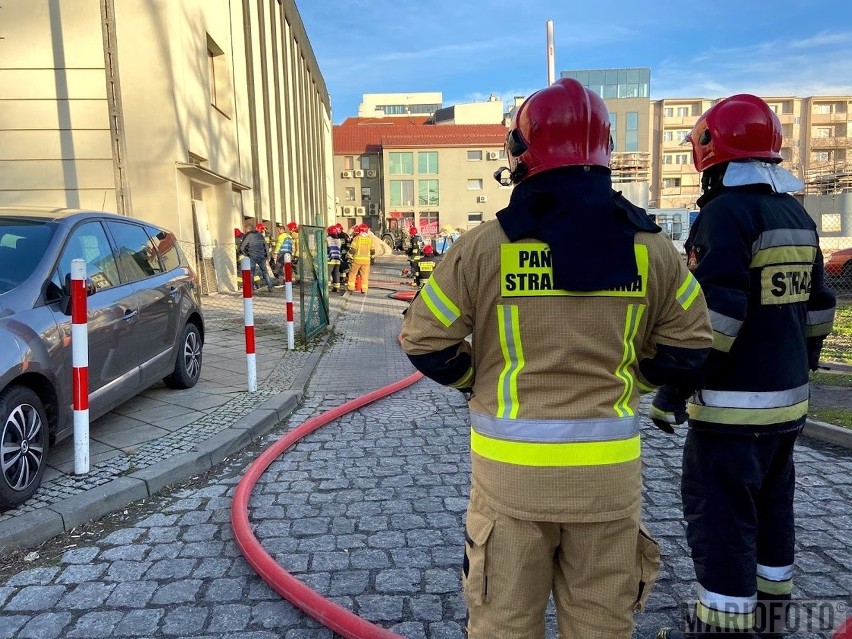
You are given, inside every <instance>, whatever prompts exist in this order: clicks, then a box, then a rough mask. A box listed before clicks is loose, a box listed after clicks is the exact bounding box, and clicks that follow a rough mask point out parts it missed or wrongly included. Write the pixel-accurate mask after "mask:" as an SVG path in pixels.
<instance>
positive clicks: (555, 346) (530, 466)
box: [400, 79, 712, 639]
mask: <svg viewBox="0 0 852 639" xmlns="http://www.w3.org/2000/svg"><path fill="white" fill-rule="evenodd" d="M506 151H507V157H508V160H509V167H507V168H503V169H501V170H499V171H498V172H497V173H496V174H495V177H496V178H498V180H499V181H500V182H501V184H504V185H506V186H509V185H511V184H513V183H514V185H515V187H514V189H513V191H512V194H511V197H510V201H509V205H508V206H507V207H506V208H505V209H503V210H502V211H500V212H498V213H497V219H496V220H492V221H489V222H485V223H484V224H481V225H479V226H477V227H476V228H475V229H472V230H470V231H468V232H466V233H465V234H464V235H462V236H461V237H460V238H459V239H458V240H457V241H456V242H455V244H453V248H452V249H450V250H449V251H448V252H447V253H446V254H445V255H444V256H443V259H442V260H441V262H440V263H439V264H438V265H437V266H436V267H435V270H434V272H433V273H432V277H430V278H429V279H428V280H427V281H426V284H425V285H424V286H423V288H422V289H420V292H419V294H418V295H417V297H415V299H414V300H413V301H412V303H411V305H410V306H409V308H408V310H407V311H406V313H405V319H404V320H403V325H402V332H401V334H400V344H401V345H402V348H403V350H404V351H405V352H406V353H407V355H408V357H409V359H410V360H411V362H412V364H414V366H416V367H417V368H418V369H419V370H421V371H422V372H423V373H424V374H426V375H427V376H429V377H430V378H431V379H433V380H434V381H436V382H438V383H440V384H444V385H446V386H451V387H453V388H457V389H459V390H460V391H462V392H464V393H465V396H466V397H467V398H468V400H469V403H468V407H469V409H470V419H471V431H470V447H471V489H470V501H469V503H468V509H467V519H466V523H465V535H464V536H465V558H464V562H463V571H462V572H463V578H462V584H463V588H464V596H465V601H466V603H467V607H468V626H467V630H468V637H469V638H470V639H507V638H518V639H529V638H530V637H543V636H544V634H545V626H544V623H545V609H546V607H547V604H548V600H549V598H550V596H551V593H552V596H553V600H554V602H555V605H556V620H557V625H558V630H559V636H560V637H562V638H563V639H629V638H630V637H631V636H632V634H633V613H634V611H635V610H641V609H642V608H643V606H644V605H645V602H646V600H647V597H648V595H649V593H650V592H651V589H652V587H653V584H654V580H655V577H656V572H657V565H658V563H659V548H658V546H657V544H656V543H655V542H654V541H653V540H652V539H651V538H650V537H649V536H648V534H647V531H646V530H644V528H643V527H642V525H641V512H640V511H641V486H642V478H641V459H640V434H639V432H640V424H641V421H642V420H641V418H640V415H639V413H638V409H639V392H640V388H647V387H648V386H649V384H650V385H660V384H663V383H666V382H671V381H674V380H676V379H681V378H689V377H690V375H691V373H693V372H695V371H697V370H700V365H701V363H702V362H703V360H704V358H705V357H706V355H707V353H708V352H709V350H710V345H711V342H712V336H711V330H710V319H709V317H708V315H707V307H706V306H705V303H704V297H703V295H702V294H701V288H700V287H699V286H698V283H697V282H696V281H695V278H694V277H693V276H692V274H691V273H690V272H689V271H688V270H687V268H686V265H685V264H684V263H683V261H682V260H681V259H680V256H679V255H678V253H677V251H676V250H675V248H674V246H673V245H672V242H671V241H670V240H669V239H668V238H667V237H666V236H665V235H663V234H662V233H660V232H659V231H660V228H659V227H658V226H657V225H655V224H654V223H652V222H651V220H650V219H649V218H648V215H647V214H646V213H645V211H643V210H642V209H640V208H638V207H636V206H634V205H632V204H631V203H630V202H628V201H627V200H626V199H624V198H623V197H622V196H621V194H620V193H617V192H615V191H613V189H612V177H611V173H610V170H609V160H610V155H611V152H612V140H611V138H610V120H609V113H608V112H607V109H606V106H605V104H604V102H603V100H602V99H601V98H600V97H598V96H597V95H596V94H595V93H593V92H591V91H589V90H587V89H585V88H584V87H583V86H582V85H581V84H580V83H579V82H577V81H576V80H570V79H560V80H557V81H556V82H555V83H554V84H552V85H551V86H549V87H547V88H545V89H542V90H541V91H538V92H536V93H534V94H533V95H531V96H530V97H529V98H527V100H526V101H525V102H524V103H523V104H522V105H521V106H520V107H519V108H518V109H517V110H516V111H515V115H514V117H513V120H512V125H511V127H510V128H509V131H508V136H507V139H506ZM590 238H598V239H599V240H600V241H601V242H604V241H605V242H606V243H607V244H608V246H609V248H610V250H609V251H607V252H606V253H604V252H602V251H600V250H599V248H598V247H599V242H592V241H590ZM468 336H472V341H471V342H468V340H467V339H466V338H467V337H468Z"/></svg>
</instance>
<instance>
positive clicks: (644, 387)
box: [636, 378, 657, 393]
mask: <svg viewBox="0 0 852 639" xmlns="http://www.w3.org/2000/svg"><path fill="white" fill-rule="evenodd" d="M636 385H637V386H638V387H639V390H640V391H641V392H642V393H651V392H653V391H655V390H657V387H656V386H651V385H650V384H646V383H645V382H643V381H642V380H641V379H639V378H636Z"/></svg>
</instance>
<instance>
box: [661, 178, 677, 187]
mask: <svg viewBox="0 0 852 639" xmlns="http://www.w3.org/2000/svg"><path fill="white" fill-rule="evenodd" d="M663 188H664V189H676V188H680V178H663Z"/></svg>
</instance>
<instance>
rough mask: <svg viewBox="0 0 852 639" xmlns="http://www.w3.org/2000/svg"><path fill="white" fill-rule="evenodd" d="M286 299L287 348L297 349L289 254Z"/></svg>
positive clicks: (285, 260) (288, 256) (286, 263)
mask: <svg viewBox="0 0 852 639" xmlns="http://www.w3.org/2000/svg"><path fill="white" fill-rule="evenodd" d="M284 299H285V301H286V302H287V348H288V349H289V350H291V351H292V350H293V349H294V348H295V347H296V335H295V327H294V325H293V262H292V258H291V257H290V254H289V253H285V254H284Z"/></svg>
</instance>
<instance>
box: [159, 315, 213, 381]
mask: <svg viewBox="0 0 852 639" xmlns="http://www.w3.org/2000/svg"><path fill="white" fill-rule="evenodd" d="M202 345H203V342H202V340H201V331H199V330H198V327H197V326H196V325H195V324H192V323H189V324H187V325H186V326H185V327H184V329H183V335H182V336H181V341H180V347H179V349H178V354H177V358H176V360H175V369H174V370H173V371H172V373H171V375H169V376H168V377H165V378H164V379H163V383H165V385H166V386H168V387H169V388H192V387H193V386H195V384H196V382H198V378H199V377H201V347H202Z"/></svg>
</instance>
